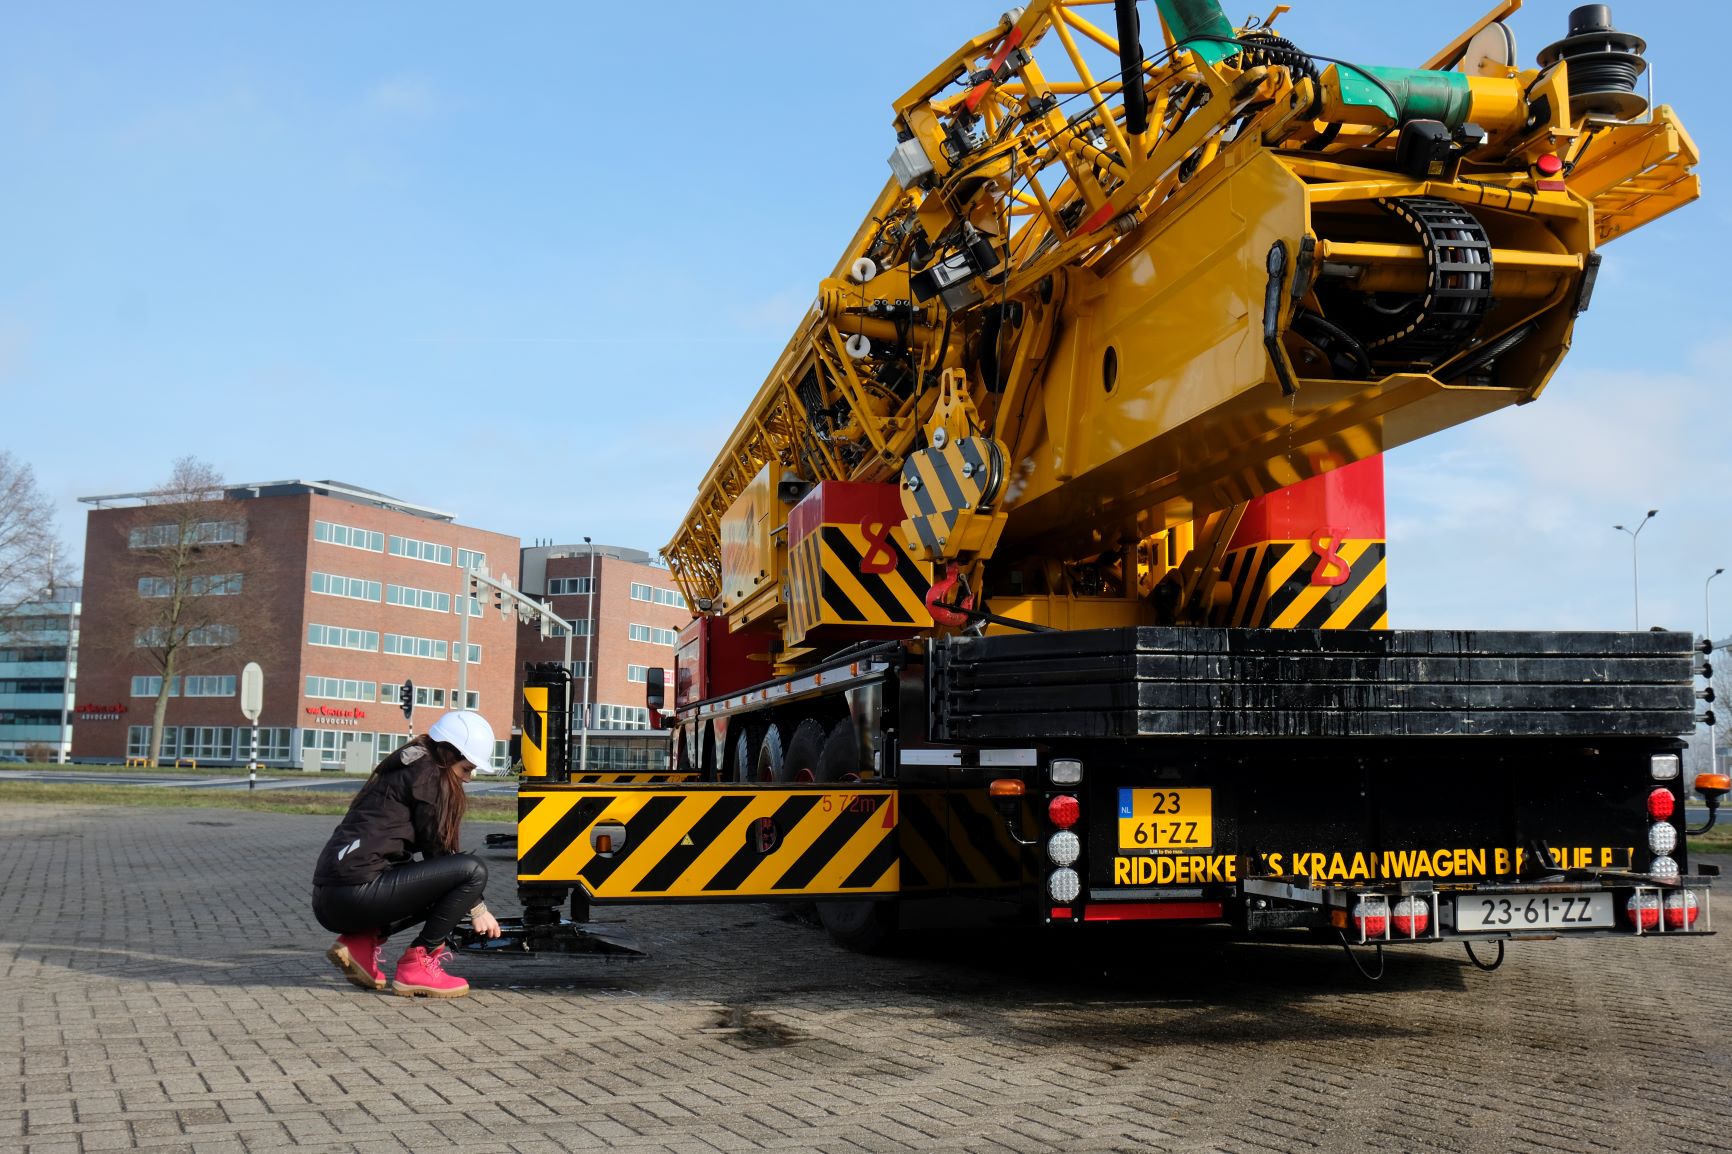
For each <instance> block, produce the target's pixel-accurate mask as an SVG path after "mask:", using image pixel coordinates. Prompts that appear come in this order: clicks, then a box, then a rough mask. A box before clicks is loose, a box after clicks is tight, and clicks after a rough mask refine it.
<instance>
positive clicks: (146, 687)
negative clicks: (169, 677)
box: [132, 677, 180, 697]
mask: <svg viewBox="0 0 1732 1154" xmlns="http://www.w3.org/2000/svg"><path fill="white" fill-rule="evenodd" d="M161 692H162V678H160V677H134V678H133V679H132V695H133V696H134V697H155V696H156V695H157V694H159V693H161ZM168 695H169V696H170V697H179V696H180V678H178V677H177V678H175V679H174V680H173V681H171V682H169V686H168Z"/></svg>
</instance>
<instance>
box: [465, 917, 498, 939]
mask: <svg viewBox="0 0 1732 1154" xmlns="http://www.w3.org/2000/svg"><path fill="white" fill-rule="evenodd" d="M469 924H470V925H472V926H474V927H475V932H476V933H478V934H481V935H482V936H483V937H489V938H496V937H498V936H499V919H498V918H496V917H494V916H493V915H492V914H490V913H485V912H483V913H479V914H476V915H475V916H474V917H473V918H471V919H470V920H469Z"/></svg>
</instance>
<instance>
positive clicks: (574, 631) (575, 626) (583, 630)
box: [547, 621, 589, 637]
mask: <svg viewBox="0 0 1732 1154" xmlns="http://www.w3.org/2000/svg"><path fill="white" fill-rule="evenodd" d="M547 635H548V636H549V637H564V636H565V629H564V628H563V627H562V626H559V625H550V626H549V627H548V629H547ZM571 635H572V636H573V637H588V636H589V622H588V621H573V622H572V623H571Z"/></svg>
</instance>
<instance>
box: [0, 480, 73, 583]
mask: <svg viewBox="0 0 1732 1154" xmlns="http://www.w3.org/2000/svg"><path fill="white" fill-rule="evenodd" d="M56 545H57V541H56V537H55V533H54V503H53V502H52V501H50V500H49V499H48V498H47V497H46V496H45V495H43V493H42V491H41V490H40V489H38V488H37V487H36V474H35V472H34V471H33V470H32V469H31V468H30V466H29V465H27V464H25V463H24V462H22V461H19V460H17V459H16V458H14V457H13V456H12V454H10V453H8V452H6V451H4V450H0V616H5V615H7V614H9V613H10V612H11V611H12V610H13V609H16V608H17V607H18V606H19V605H21V604H23V603H24V602H25V601H28V600H30V599H32V598H34V597H35V596H36V595H37V594H39V593H41V592H42V591H43V590H45V589H48V588H50V587H52V586H54V585H56V584H58V583H60V582H61V581H62V580H63V579H64V577H65V574H64V573H57V572H56V571H55V566H56V565H57V564H59V561H58V559H57V554H59V551H58V550H57V549H56ZM60 555H63V554H60Z"/></svg>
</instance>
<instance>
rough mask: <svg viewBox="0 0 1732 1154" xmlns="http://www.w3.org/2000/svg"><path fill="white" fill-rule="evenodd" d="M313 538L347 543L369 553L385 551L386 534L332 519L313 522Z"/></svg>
mask: <svg viewBox="0 0 1732 1154" xmlns="http://www.w3.org/2000/svg"><path fill="white" fill-rule="evenodd" d="M313 540H315V541H326V542H329V543H330V544H332V545H346V546H348V547H349V548H350V549H365V550H366V551H367V552H369V553H383V552H384V551H385V534H383V533H375V532H373V531H372V530H371V529H355V528H352V527H350V526H348V525H338V524H336V523H334V522H331V521H314V522H313Z"/></svg>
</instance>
